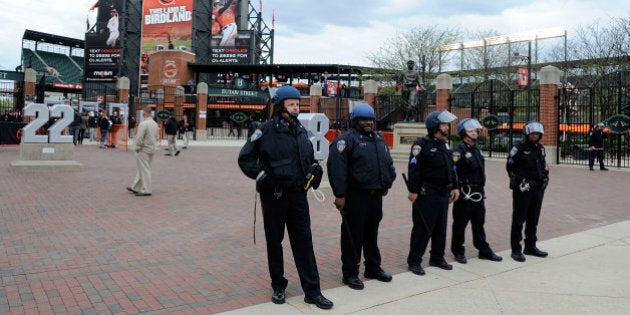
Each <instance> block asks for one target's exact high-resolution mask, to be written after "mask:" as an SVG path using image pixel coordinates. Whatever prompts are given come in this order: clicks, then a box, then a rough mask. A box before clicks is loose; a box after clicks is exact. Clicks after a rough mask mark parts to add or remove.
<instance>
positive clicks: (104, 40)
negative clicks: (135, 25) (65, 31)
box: [85, 0, 123, 82]
mask: <svg viewBox="0 0 630 315" xmlns="http://www.w3.org/2000/svg"><path fill="white" fill-rule="evenodd" d="M122 10H123V0H108V1H99V6H98V16H97V18H96V33H86V34H85V80H86V82H114V81H116V77H117V76H118V63H119V62H120V14H121V13H122Z"/></svg>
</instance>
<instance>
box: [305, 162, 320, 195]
mask: <svg viewBox="0 0 630 315" xmlns="http://www.w3.org/2000/svg"><path fill="white" fill-rule="evenodd" d="M323 175H324V170H323V169H322V167H321V166H320V165H319V163H313V165H311V171H310V172H309V174H307V175H306V185H304V190H308V189H309V188H311V187H313V189H317V188H319V184H321V182H322V177H323Z"/></svg>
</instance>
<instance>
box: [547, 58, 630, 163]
mask: <svg viewBox="0 0 630 315" xmlns="http://www.w3.org/2000/svg"><path fill="white" fill-rule="evenodd" d="M558 108H559V116H560V117H559V121H560V124H559V130H558V161H559V163H561V164H574V165H584V166H587V165H588V158H589V154H590V151H589V145H588V140H589V132H590V131H591V130H592V129H593V126H594V125H596V124H597V123H599V122H602V123H604V124H605V125H606V126H607V127H611V126H609V123H610V122H611V121H610V119H611V118H612V117H614V116H616V115H620V114H623V115H630V72H629V71H620V72H614V73H611V74H608V75H606V76H603V77H601V78H600V79H599V80H597V81H596V82H595V83H594V84H593V85H592V86H591V87H574V86H571V85H569V84H567V85H565V86H563V88H562V90H561V91H560V93H559V97H558ZM629 138H630V136H629V134H628V132H627V131H626V132H624V133H613V132H611V129H610V128H609V130H608V131H607V138H606V139H605V141H604V164H605V165H606V166H611V167H618V168H630V143H629Z"/></svg>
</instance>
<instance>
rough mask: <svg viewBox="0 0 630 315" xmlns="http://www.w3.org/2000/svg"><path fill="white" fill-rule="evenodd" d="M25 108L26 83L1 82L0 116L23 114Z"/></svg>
mask: <svg viewBox="0 0 630 315" xmlns="http://www.w3.org/2000/svg"><path fill="white" fill-rule="evenodd" d="M23 107H24V81H2V82H0V115H4V114H8V113H11V112H21V111H22V108H23Z"/></svg>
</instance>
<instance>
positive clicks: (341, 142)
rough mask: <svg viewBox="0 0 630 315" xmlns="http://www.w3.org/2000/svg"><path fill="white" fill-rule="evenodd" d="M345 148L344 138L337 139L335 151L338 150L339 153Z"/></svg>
mask: <svg viewBox="0 0 630 315" xmlns="http://www.w3.org/2000/svg"><path fill="white" fill-rule="evenodd" d="M345 149H346V140H339V141H337V151H339V153H342V152H343V150H345Z"/></svg>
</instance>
